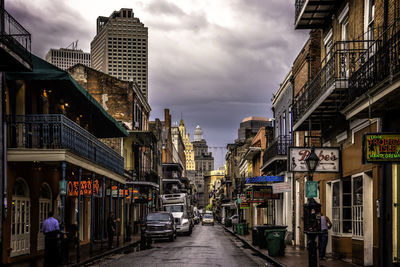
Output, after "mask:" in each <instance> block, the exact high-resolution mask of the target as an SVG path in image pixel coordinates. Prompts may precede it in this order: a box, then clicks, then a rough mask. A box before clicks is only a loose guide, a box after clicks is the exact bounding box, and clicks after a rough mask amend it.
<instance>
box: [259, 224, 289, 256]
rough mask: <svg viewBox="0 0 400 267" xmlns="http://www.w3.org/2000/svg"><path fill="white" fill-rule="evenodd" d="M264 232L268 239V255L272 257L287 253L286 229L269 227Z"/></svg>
mask: <svg viewBox="0 0 400 267" xmlns="http://www.w3.org/2000/svg"><path fill="white" fill-rule="evenodd" d="M264 234H265V238H266V239H267V248H268V255H269V256H271V257H275V256H283V255H285V234H286V229H279V228H278V229H268V230H265V232H264Z"/></svg>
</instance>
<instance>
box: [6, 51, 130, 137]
mask: <svg viewBox="0 0 400 267" xmlns="http://www.w3.org/2000/svg"><path fill="white" fill-rule="evenodd" d="M6 79H7V80H10V81H16V80H24V81H43V82H51V83H54V84H55V85H56V87H55V88H54V89H55V90H57V89H58V90H65V92H64V93H66V92H68V93H70V94H71V95H72V96H73V97H74V98H77V99H79V100H81V102H84V103H85V104H86V103H87V106H85V107H82V109H84V110H85V112H87V113H90V114H91V115H93V116H94V119H95V121H96V122H97V123H98V125H97V129H96V132H95V133H94V134H95V136H96V137H99V138H108V137H124V136H128V135H129V133H128V132H127V131H126V130H125V128H124V127H123V126H122V125H121V124H119V123H118V122H117V121H116V120H115V119H114V118H113V117H112V116H111V115H110V114H108V113H107V111H105V110H104V109H103V107H102V106H101V105H100V103H99V102H97V100H96V99H94V97H93V96H92V95H91V94H90V93H89V92H88V91H87V90H85V89H84V88H83V87H82V86H80V85H79V83H78V82H77V81H75V80H74V79H73V78H72V77H71V75H70V74H69V73H68V72H66V71H64V70H62V69H60V68H58V67H56V66H54V65H52V64H50V63H48V62H46V61H45V60H43V59H41V58H39V57H37V56H35V55H33V54H32V71H31V72H8V73H7V74H6Z"/></svg>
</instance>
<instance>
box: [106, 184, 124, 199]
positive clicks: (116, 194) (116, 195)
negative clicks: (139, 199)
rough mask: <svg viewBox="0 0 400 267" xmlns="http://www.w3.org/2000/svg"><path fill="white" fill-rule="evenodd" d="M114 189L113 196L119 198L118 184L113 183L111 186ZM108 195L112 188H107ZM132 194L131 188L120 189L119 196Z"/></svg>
mask: <svg viewBox="0 0 400 267" xmlns="http://www.w3.org/2000/svg"><path fill="white" fill-rule="evenodd" d="M111 189H112V191H111V192H112V197H115V198H118V186H116V185H113V186H112V187H111ZM106 191H107V193H106V194H107V196H109V195H110V188H108V189H107V190H106ZM129 195H130V193H129V189H119V197H128V196H129Z"/></svg>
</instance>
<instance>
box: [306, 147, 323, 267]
mask: <svg viewBox="0 0 400 267" xmlns="http://www.w3.org/2000/svg"><path fill="white" fill-rule="evenodd" d="M319 161H320V159H319V157H318V156H317V154H315V151H314V148H313V147H312V148H311V152H310V155H309V156H308V157H307V158H306V159H305V162H306V165H307V170H308V172H309V180H310V181H312V180H313V175H314V172H315V170H316V169H317V166H318V164H319ZM306 188H307V187H306ZM304 232H305V233H306V234H307V240H308V241H307V249H308V266H309V267H314V266H315V267H317V266H318V253H317V244H316V242H315V239H316V237H317V236H318V234H320V233H321V205H320V204H319V203H317V202H316V201H315V200H314V198H313V197H309V198H308V199H307V203H306V204H304Z"/></svg>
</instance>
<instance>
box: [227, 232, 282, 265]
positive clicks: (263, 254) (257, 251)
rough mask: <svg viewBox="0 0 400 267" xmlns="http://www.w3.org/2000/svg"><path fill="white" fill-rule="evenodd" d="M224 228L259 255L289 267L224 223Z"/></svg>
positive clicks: (274, 263) (275, 263) (276, 263)
mask: <svg viewBox="0 0 400 267" xmlns="http://www.w3.org/2000/svg"><path fill="white" fill-rule="evenodd" d="M221 226H222V228H224V229H225V231H227V232H229V233H230V234H231V235H233V236H235V237H236V238H238V239H240V241H242V243H244V244H245V245H246V246H248V247H249V248H250V249H251V250H253V251H254V252H256V253H257V254H258V255H259V256H261V257H262V258H263V259H266V260H267V261H269V262H270V263H272V264H273V265H274V266H278V267H287V266H286V265H285V264H283V263H281V262H280V261H278V260H276V259H275V258H273V257H271V256H269V255H268V254H266V253H264V252H262V251H261V250H260V249H258V248H256V247H255V246H253V245H252V244H250V243H249V242H247V240H246V239H244V238H243V237H241V236H240V235H237V234H235V233H234V232H233V231H232V230H231V229H229V228H227V227H225V226H224V225H222V224H221Z"/></svg>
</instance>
